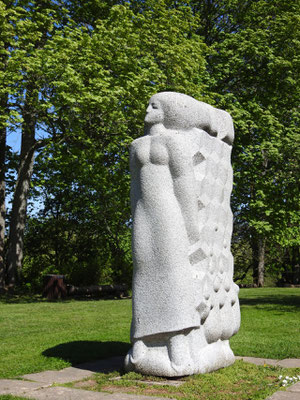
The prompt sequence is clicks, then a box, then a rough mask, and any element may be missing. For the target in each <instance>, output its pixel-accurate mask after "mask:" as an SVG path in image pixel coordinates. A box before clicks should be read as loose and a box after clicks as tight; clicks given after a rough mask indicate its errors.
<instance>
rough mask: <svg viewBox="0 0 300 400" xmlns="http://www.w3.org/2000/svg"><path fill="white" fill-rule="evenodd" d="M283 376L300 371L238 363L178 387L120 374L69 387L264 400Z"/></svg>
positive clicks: (195, 399) (201, 399)
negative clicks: (118, 376)
mask: <svg viewBox="0 0 300 400" xmlns="http://www.w3.org/2000/svg"><path fill="white" fill-rule="evenodd" d="M282 373H283V374H286V373H288V374H289V375H292V376H293V375H297V374H300V369H283V368H278V367H272V366H267V365H266V366H256V365H253V364H249V363H245V362H243V361H241V360H239V361H236V362H235V363H234V364H233V365H232V366H230V367H227V368H224V369H220V370H218V371H214V372H212V373H210V374H203V375H193V376H188V377H184V378H181V379H180V380H179V381H181V383H182V385H181V386H178V387H174V386H171V385H168V384H166V383H172V381H171V382H170V381H169V382H166V379H164V378H158V377H147V376H142V375H139V374H135V373H132V372H131V373H127V374H124V375H122V376H121V378H117V379H116V375H117V372H114V373H111V374H96V375H94V376H93V377H92V378H89V379H85V380H83V381H81V382H75V383H71V384H67V385H66V386H69V387H75V388H80V389H87V390H93V391H101V392H108V393H131V394H141V395H154V396H159V397H162V396H166V397H168V398H172V399H178V400H232V399H235V400H249V399H251V400H254V399H255V400H265V399H266V397H268V396H270V395H271V394H273V393H274V392H276V391H278V390H279V389H280V384H281V383H280V382H281V381H280V379H279V376H280V375H281V374H282ZM149 380H150V382H149ZM147 381H148V383H147ZM173 382H174V381H173ZM177 382H178V380H177ZM150 399H151V398H149V400H150Z"/></svg>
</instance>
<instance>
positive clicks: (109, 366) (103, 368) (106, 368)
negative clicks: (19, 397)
mask: <svg viewBox="0 0 300 400" xmlns="http://www.w3.org/2000/svg"><path fill="white" fill-rule="evenodd" d="M123 364H124V357H112V358H108V359H105V360H98V361H93V362H88V363H84V364H79V365H77V366H76V367H68V368H64V369H62V370H60V371H44V372H39V373H36V374H27V375H23V376H22V378H24V379H29V380H32V381H35V382H42V383H67V382H73V381H79V380H81V379H85V378H88V377H89V376H92V375H93V374H94V373H96V372H111V371H115V370H121V369H122V367H123Z"/></svg>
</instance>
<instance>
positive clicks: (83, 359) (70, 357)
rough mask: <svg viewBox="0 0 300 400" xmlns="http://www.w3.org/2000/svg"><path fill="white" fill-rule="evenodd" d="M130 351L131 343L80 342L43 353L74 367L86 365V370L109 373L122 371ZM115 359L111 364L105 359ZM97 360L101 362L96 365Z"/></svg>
mask: <svg viewBox="0 0 300 400" xmlns="http://www.w3.org/2000/svg"><path fill="white" fill-rule="evenodd" d="M129 349H130V343H125V342H98V341H88V340H80V341H75V342H68V343H61V344H59V345H57V346H54V347H51V348H49V349H47V350H45V351H43V353H42V354H43V355H44V356H45V357H56V358H60V359H62V360H64V361H68V362H70V363H71V364H72V366H75V367H76V366H78V364H82V363H85V364H84V365H83V366H81V367H83V368H84V369H88V370H91V371H93V372H107V371H112V370H116V369H122V367H123V360H124V357H125V355H126V353H127V352H128V350H129ZM112 357H113V358H114V359H112V360H111V361H110V362H107V361H106V360H104V359H107V358H112ZM95 360H100V361H97V362H96V363H95Z"/></svg>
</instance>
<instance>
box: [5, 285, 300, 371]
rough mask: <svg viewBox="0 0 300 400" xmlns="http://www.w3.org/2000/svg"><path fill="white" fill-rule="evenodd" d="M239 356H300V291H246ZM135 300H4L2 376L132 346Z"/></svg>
mask: <svg viewBox="0 0 300 400" xmlns="http://www.w3.org/2000/svg"><path fill="white" fill-rule="evenodd" d="M240 299H241V309H242V327H241V330H240V332H239V333H238V334H237V335H236V336H235V337H234V338H233V339H232V340H231V344H232V348H233V351H234V352H235V354H236V355H245V356H259V357H267V358H280V359H282V358H300V343H299V336H300V332H299V325H300V324H299V321H300V307H299V300H300V289H292V288H291V289H290V288H284V289H278V288H268V289H242V290H241V292H240ZM130 319H131V301H130V300H98V301H75V300H72V301H64V302H52V303H50V302H45V301H40V300H38V299H32V302H31V299H30V298H28V297H27V298H15V299H14V298H12V299H9V300H6V299H2V301H0V377H1V378H4V377H6V378H11V377H16V376H19V375H23V374H26V373H32V372H38V371H43V370H47V369H61V368H64V367H66V366H69V365H75V364H78V363H80V362H83V361H88V360H95V359H100V358H105V357H109V356H113V355H120V354H125V353H126V352H127V350H128V349H129V347H130V345H129V329H130Z"/></svg>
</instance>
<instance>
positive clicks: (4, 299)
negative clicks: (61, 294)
mask: <svg viewBox="0 0 300 400" xmlns="http://www.w3.org/2000/svg"><path fill="white" fill-rule="evenodd" d="M128 299H130V297H129V296H128V297H122V298H119V297H116V296H105V297H104V296H103V297H99V296H97V297H96V296H94V297H92V296H90V297H87V296H81V297H80V296H77V297H66V298H64V299H57V300H48V299H46V298H45V297H42V296H41V295H38V294H32V295H29V294H26V295H16V294H4V295H1V294H0V303H4V304H30V303H69V302H71V301H100V300H101V301H105V300H120V301H121V300H128Z"/></svg>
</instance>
